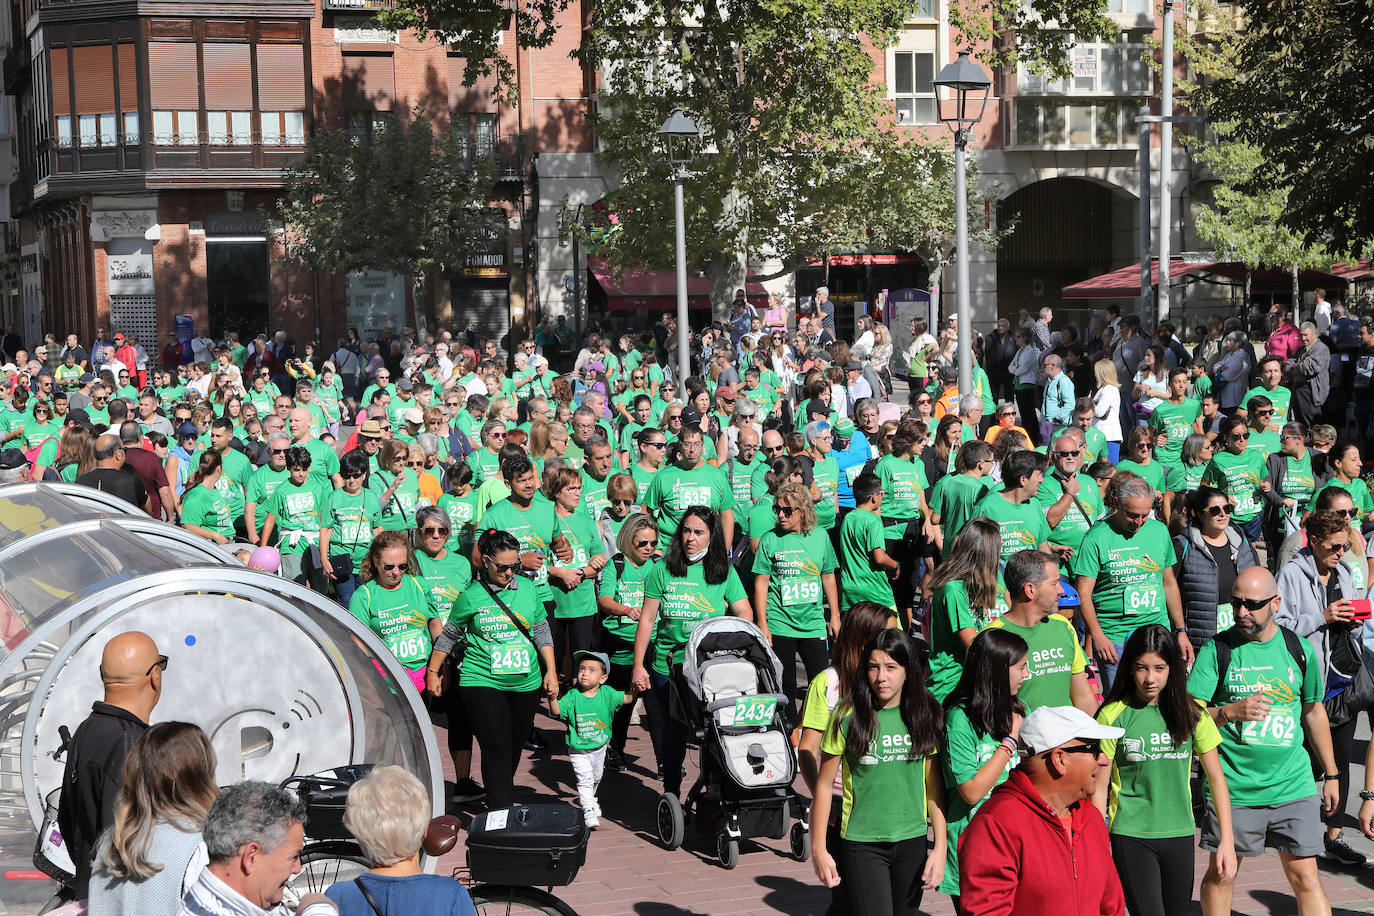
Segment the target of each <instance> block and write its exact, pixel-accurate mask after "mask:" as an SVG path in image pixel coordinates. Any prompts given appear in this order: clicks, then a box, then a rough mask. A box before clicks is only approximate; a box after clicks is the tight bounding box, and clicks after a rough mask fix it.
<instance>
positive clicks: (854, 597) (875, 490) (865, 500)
mask: <svg viewBox="0 0 1374 916" xmlns="http://www.w3.org/2000/svg"><path fill="white" fill-rule="evenodd" d="M882 509H883V482H882V481H881V480H879V479H878V475H876V474H874V473H872V472H866V473H863V474H860V475H859V476H858V477H856V478H855V479H854V508H853V509H851V510H849V513H848V514H846V515H845V517H844V521H842V522H841V523H840V550H839V560H840V594H841V595H842V596H843V597H842V598H841V605H840V606H841V607H843V608H844V609H845V610H846V611H847V610H849V609H850V608H851V607H853V606H854V605H856V604H858V603H859V602H860V601H872V602H874V603H876V604H881V605H882V606H883V607H896V604H897V599H896V597H895V596H894V595H893V594H892V583H891V582H890V581H889V580H890V579H891V578H894V577H895V576H896V575H897V572H898V565H897V561H896V560H894V559H892V557H891V556H889V555H888V553H887V550H886V549H885V548H886V545H887V540H886V534H885V532H884V531H883V520H882V515H881V513H882Z"/></svg>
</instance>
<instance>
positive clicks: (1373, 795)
mask: <svg viewBox="0 0 1374 916" xmlns="http://www.w3.org/2000/svg"><path fill="white" fill-rule="evenodd" d="M1360 801H1374V792H1371V791H1369V790H1368V789H1361V790H1360Z"/></svg>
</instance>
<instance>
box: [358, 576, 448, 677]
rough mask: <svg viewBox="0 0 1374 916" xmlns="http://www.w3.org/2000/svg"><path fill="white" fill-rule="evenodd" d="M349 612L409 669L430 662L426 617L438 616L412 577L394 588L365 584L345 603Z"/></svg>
mask: <svg viewBox="0 0 1374 916" xmlns="http://www.w3.org/2000/svg"><path fill="white" fill-rule="evenodd" d="M348 613H350V614H352V615H353V616H354V617H356V618H358V619H359V620H360V621H362V622H363V624H365V625H366V626H367V628H368V629H370V630H371V631H372V632H374V633H376V634H377V635H378V636H379V637H380V638H381V640H382V642H384V643H386V647H387V648H388V649H390V650H391V654H392V655H394V656H396V660H397V661H398V662H400V663H401V664H402V665H403V666H405V667H406V668H409V669H411V670H412V671H413V670H415V669H416V668H423V667H424V666H425V665H427V664H429V652H430V649H431V648H433V642H432V640H431V639H430V635H429V619H430V618H431V617H436V616H438V615H437V614H435V613H433V611H432V610H431V609H430V606H429V595H428V594H426V592H425V588H424V586H422V585H421V584H420V581H419V580H418V579H416V578H415V577H414V576H402V577H401V584H400V585H398V586H396V587H395V588H391V589H388V588H383V587H382V586H381V583H379V582H378V581H377V580H376V579H373V580H372V581H371V582H367V583H364V585H363V587H362V588H360V589H358V590H357V591H356V592H354V593H353V598H352V600H351V601H349V602H348Z"/></svg>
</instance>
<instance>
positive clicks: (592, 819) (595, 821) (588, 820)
mask: <svg viewBox="0 0 1374 916" xmlns="http://www.w3.org/2000/svg"><path fill="white" fill-rule="evenodd" d="M582 823H584V824H586V825H587V829H588V830H595V829H596V828H598V827H600V826H601V819H600V818H598V817H596V816H594V815H593V816H589V817H585V818H583V819H582Z"/></svg>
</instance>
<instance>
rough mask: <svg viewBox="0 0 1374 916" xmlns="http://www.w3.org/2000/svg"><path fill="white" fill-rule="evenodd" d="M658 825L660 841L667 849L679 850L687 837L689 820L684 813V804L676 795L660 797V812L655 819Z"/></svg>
mask: <svg viewBox="0 0 1374 916" xmlns="http://www.w3.org/2000/svg"><path fill="white" fill-rule="evenodd" d="M655 820H656V821H657V825H658V839H659V841H660V842H661V843H663V846H664V848H665V849H677V848H678V847H679V846H681V845H682V840H683V838H684V837H685V836H686V835H687V818H686V817H685V816H684V815H683V813H682V803H681V802H679V801H678V800H677V796H676V795H672V794H664V795H660V796H659V797H658V812H657V817H656V818H655Z"/></svg>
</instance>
